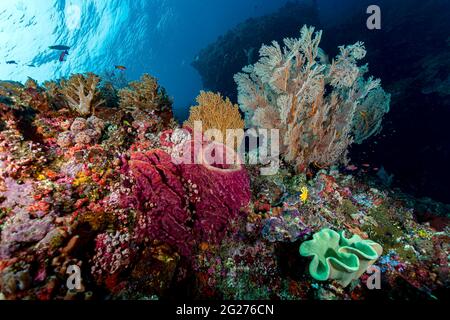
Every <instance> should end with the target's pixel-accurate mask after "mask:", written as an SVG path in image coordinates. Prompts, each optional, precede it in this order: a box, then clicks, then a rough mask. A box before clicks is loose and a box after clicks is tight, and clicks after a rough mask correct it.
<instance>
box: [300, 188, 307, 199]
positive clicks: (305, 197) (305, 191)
mask: <svg viewBox="0 0 450 320" xmlns="http://www.w3.org/2000/svg"><path fill="white" fill-rule="evenodd" d="M300 191H301V194H300V200H302V202H303V203H306V201H308V188H307V187H302V188H301V189H300Z"/></svg>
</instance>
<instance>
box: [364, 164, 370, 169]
mask: <svg viewBox="0 0 450 320" xmlns="http://www.w3.org/2000/svg"><path fill="white" fill-rule="evenodd" d="M362 166H363V167H366V168H369V167H370V164H368V163H363V164H362Z"/></svg>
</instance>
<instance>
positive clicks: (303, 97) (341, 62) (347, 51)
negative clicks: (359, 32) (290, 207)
mask: <svg viewBox="0 0 450 320" xmlns="http://www.w3.org/2000/svg"><path fill="white" fill-rule="evenodd" d="M321 37H322V32H320V31H319V32H316V33H315V32H314V28H313V27H307V26H304V27H303V28H302V30H301V37H300V38H298V39H291V38H286V39H284V45H285V46H284V48H283V49H282V48H281V47H280V45H279V44H278V43H277V42H273V43H272V45H270V46H266V45H264V46H263V47H262V48H261V50H260V56H261V59H260V60H259V61H258V62H257V63H256V64H254V65H251V66H248V67H246V68H244V70H243V71H244V73H239V74H237V75H236V76H235V80H236V83H237V84H238V92H239V97H238V99H239V105H240V107H241V109H242V111H244V112H245V114H246V125H247V126H248V127H255V128H269V129H272V128H276V129H279V130H280V132H281V134H280V136H281V137H282V145H281V152H282V154H283V155H284V158H285V159H286V160H287V161H288V162H291V163H293V164H295V165H296V166H297V168H298V169H299V170H300V171H302V170H305V169H306V168H308V166H309V165H311V164H315V165H317V166H318V167H325V166H330V165H332V164H335V163H338V162H345V161H346V154H347V149H348V147H349V145H350V144H351V143H352V142H353V141H355V142H358V143H361V142H363V141H364V140H365V139H367V138H368V137H370V136H371V135H372V134H374V133H376V132H378V131H379V128H380V124H381V120H382V117H383V115H384V114H385V113H386V112H388V111H389V101H390V96H389V95H388V94H386V93H385V92H384V91H383V90H382V89H381V87H380V80H374V79H373V78H372V77H370V78H368V79H367V80H366V79H364V75H365V73H366V72H367V67H366V66H364V67H358V65H357V61H358V60H361V59H362V58H364V57H365V55H366V50H365V48H364V45H363V44H362V43H360V42H358V43H356V44H354V45H351V46H341V47H340V48H339V49H340V54H339V55H338V56H337V58H336V59H334V60H333V62H332V63H331V64H328V63H327V62H326V61H324V58H323V53H321V51H320V48H319V43H320V41H321ZM327 87H329V88H330V89H329V90H328V91H327V90H326V88H327ZM355 115H358V116H355Z"/></svg>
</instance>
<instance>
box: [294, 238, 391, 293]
mask: <svg viewBox="0 0 450 320" xmlns="http://www.w3.org/2000/svg"><path fill="white" fill-rule="evenodd" d="M382 252H383V249H382V248H381V246H380V245H379V244H378V243H376V242H373V241H370V240H362V239H361V237H360V236H358V235H354V236H353V237H351V238H350V239H347V238H346V237H345V234H344V232H341V233H337V232H336V231H333V230H330V229H323V230H321V231H319V232H318V233H315V234H314V235H313V240H310V241H305V242H303V243H302V245H301V246H300V254H301V255H302V256H305V257H313V259H312V261H311V263H310V265H309V272H310V274H311V276H312V277H313V278H314V279H316V280H319V281H324V280H328V279H336V280H337V281H338V282H339V283H340V284H341V285H342V286H344V287H346V286H348V285H349V284H350V282H351V281H352V280H354V279H358V278H359V277H361V275H362V274H363V273H364V272H366V270H367V268H368V267H370V266H371V265H372V264H373V263H374V262H375V261H376V260H377V259H378V258H379V257H380V255H381V254H382Z"/></svg>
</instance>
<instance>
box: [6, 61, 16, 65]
mask: <svg viewBox="0 0 450 320" xmlns="http://www.w3.org/2000/svg"><path fill="white" fill-rule="evenodd" d="M6 64H18V63H17V62H16V61H14V60H9V61H6Z"/></svg>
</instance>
